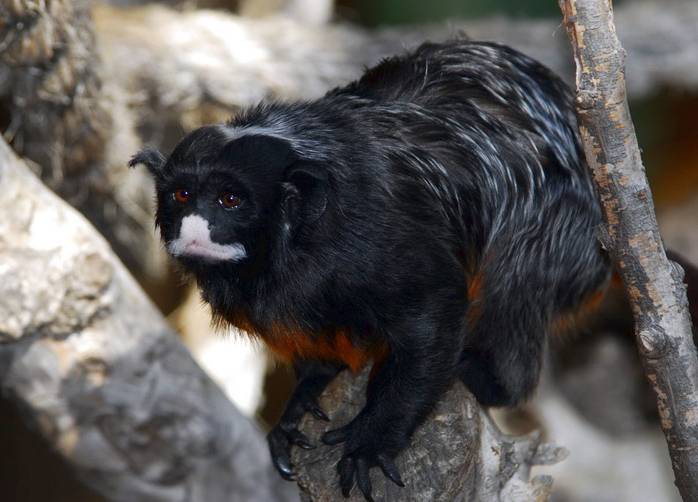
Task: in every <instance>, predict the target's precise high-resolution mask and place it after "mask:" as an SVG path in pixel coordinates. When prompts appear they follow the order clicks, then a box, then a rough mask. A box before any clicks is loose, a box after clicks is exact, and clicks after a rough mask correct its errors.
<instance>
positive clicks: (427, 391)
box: [323, 333, 458, 501]
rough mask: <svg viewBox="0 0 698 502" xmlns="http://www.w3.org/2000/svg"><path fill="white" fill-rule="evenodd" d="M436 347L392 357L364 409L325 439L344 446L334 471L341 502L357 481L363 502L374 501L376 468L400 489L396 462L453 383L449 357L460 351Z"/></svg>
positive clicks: (380, 372) (412, 349)
mask: <svg viewBox="0 0 698 502" xmlns="http://www.w3.org/2000/svg"><path fill="white" fill-rule="evenodd" d="M429 336H430V337H431V338H434V337H435V334H434V333H430V334H429ZM442 341H443V340H442ZM422 342H424V340H422ZM429 342H431V343H429ZM434 345H436V343H435V341H431V340H427V341H426V343H424V345H422V347H419V348H417V347H404V346H402V347H401V348H400V349H398V350H394V351H393V352H392V353H390V354H389V355H388V356H387V358H386V360H385V363H384V364H383V365H382V366H381V368H380V369H379V370H378V371H377V373H376V374H375V376H374V377H373V379H372V380H371V381H370V382H369V385H368V390H367V395H366V406H365V407H364V409H363V410H361V412H360V413H359V414H358V415H357V416H356V418H354V420H352V421H351V422H350V423H349V424H347V425H346V426H344V427H342V428H340V429H336V430H332V431H329V432H327V433H325V435H324V436H323V441H324V442H325V443H326V444H330V445H333V444H337V443H342V442H343V443H344V454H343V456H342V459H341V460H340V461H339V463H338V464H337V471H338V473H339V483H340V486H341V488H342V494H343V495H344V496H345V497H349V495H350V493H351V490H352V488H353V486H354V482H355V480H356V484H357V485H358V486H359V489H360V490H361V492H362V493H363V495H364V497H365V498H366V500H368V501H372V500H373V499H372V497H371V491H372V486H371V479H370V477H369V471H370V469H371V467H374V466H378V467H380V468H381V470H382V471H383V473H384V474H385V476H386V477H387V478H388V479H390V480H391V481H393V482H394V483H396V484H397V485H399V486H404V483H403V481H402V478H401V476H400V473H399V471H398V469H397V467H396V466H395V463H394V459H395V457H396V456H397V454H398V453H399V452H400V451H401V450H402V449H403V448H405V447H406V446H407V445H408V444H409V441H410V438H411V436H412V433H413V432H414V430H415V429H416V428H417V426H418V425H419V424H420V423H421V422H422V421H423V420H424V419H425V418H426V416H427V415H428V414H429V412H430V411H431V410H432V409H433V407H434V406H435V404H436V402H437V401H438V399H439V398H440V397H441V395H442V394H443V393H444V392H445V391H446V390H448V387H449V386H450V384H451V382H452V380H453V377H452V375H453V372H454V367H455V364H456V357H454V355H453V354H454V353H457V352H458V350H457V349H456V350H453V347H449V348H448V350H444V346H443V345H442V346H441V347H435V346H434ZM444 345H448V344H444Z"/></svg>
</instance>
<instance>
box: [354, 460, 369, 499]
mask: <svg viewBox="0 0 698 502" xmlns="http://www.w3.org/2000/svg"><path fill="white" fill-rule="evenodd" d="M369 470H370V468H369V466H368V462H366V459H365V458H363V457H359V458H358V459H356V486H358V487H359V490H361V493H363V494H364V498H365V499H366V500H367V501H368V502H373V497H371V491H372V489H373V487H372V486H371V476H370V475H369Z"/></svg>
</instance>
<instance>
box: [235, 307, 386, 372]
mask: <svg viewBox="0 0 698 502" xmlns="http://www.w3.org/2000/svg"><path fill="white" fill-rule="evenodd" d="M227 320H228V321H229V322H231V323H232V324H234V325H235V326H237V327H238V328H239V329H242V330H244V331H246V332H247V333H249V334H250V336H253V337H255V338H259V339H261V340H262V341H263V342H264V344H265V345H266V346H267V347H268V348H269V350H270V352H271V353H272V354H274V356H275V357H277V358H278V359H280V360H282V361H284V362H286V363H291V362H292V361H293V360H294V359H295V358H298V359H306V360H317V361H327V362H338V363H344V364H346V365H347V366H348V367H349V368H350V369H351V370H352V371H354V372H356V371H359V370H360V369H361V368H363V367H364V366H365V365H366V363H368V361H369V360H371V359H374V360H376V361H378V360H382V359H383V358H384V357H385V354H386V353H387V347H386V346H385V344H376V345H375V346H371V347H361V348H357V347H355V346H354V344H353V343H352V342H351V339H350V338H349V335H348V334H347V331H346V329H344V328H336V329H332V330H327V332H324V333H320V334H319V335H318V336H316V337H315V336H312V335H311V334H309V333H305V332H303V331H302V330H300V329H297V328H291V327H288V326H285V325H283V324H281V323H279V324H275V325H273V326H272V327H271V329H268V330H262V329H260V328H259V327H258V326H255V325H254V323H253V322H252V321H251V320H250V319H249V317H248V316H246V315H245V314H244V313H240V312H238V313H236V314H235V315H233V316H230V315H229V316H227Z"/></svg>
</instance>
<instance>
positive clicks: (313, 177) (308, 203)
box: [284, 162, 328, 223]
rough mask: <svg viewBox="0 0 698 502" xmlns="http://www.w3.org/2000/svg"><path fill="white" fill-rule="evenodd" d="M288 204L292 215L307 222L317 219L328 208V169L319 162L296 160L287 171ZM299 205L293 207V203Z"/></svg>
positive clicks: (285, 184) (288, 210)
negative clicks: (318, 163)
mask: <svg viewBox="0 0 698 502" xmlns="http://www.w3.org/2000/svg"><path fill="white" fill-rule="evenodd" d="M286 180H287V181H286V183H284V186H285V188H286V193H287V197H286V204H287V207H286V209H287V212H288V213H289V215H290V216H291V217H294V216H300V217H301V218H302V220H303V221H304V222H305V223H311V222H313V221H315V220H317V219H318V218H319V217H320V216H322V213H324V212H325V209H326V208H327V183H328V176H327V170H326V169H324V168H323V167H322V166H320V165H317V164H312V163H308V162H294V163H293V164H291V165H290V166H289V168H288V170H287V171H286ZM294 204H295V205H297V206H298V207H291V206H292V205H294Z"/></svg>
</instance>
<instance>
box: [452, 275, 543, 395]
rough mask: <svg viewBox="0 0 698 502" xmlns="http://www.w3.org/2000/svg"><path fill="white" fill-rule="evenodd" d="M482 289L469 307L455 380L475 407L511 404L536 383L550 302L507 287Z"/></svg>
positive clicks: (529, 291) (529, 390)
mask: <svg viewBox="0 0 698 502" xmlns="http://www.w3.org/2000/svg"><path fill="white" fill-rule="evenodd" d="M526 283H527V284H528V285H529V286H530V284H531V283H530V282H529V281H526ZM487 286H488V285H487V284H483V287H482V293H481V295H482V296H481V297H480V298H477V299H476V302H477V303H476V304H474V305H473V306H472V307H471V313H470V314H469V320H468V321H469V322H468V324H469V326H468V327H467V328H466V330H467V332H466V334H465V340H464V347H463V351H462V353H461V358H460V363H459V365H458V376H459V378H460V379H461V380H462V381H463V383H465V385H466V386H467V387H468V389H469V390H470V392H472V393H473V394H474V395H475V397H476V399H477V400H478V401H479V402H480V404H483V405H485V406H514V405H516V404H518V403H519V402H521V401H522V400H524V399H526V398H527V397H529V396H530V395H531V394H532V393H533V391H534V389H535V388H536V385H537V384H538V377H539V375H540V370H541V365H542V359H543V352H544V350H545V344H546V336H547V331H548V324H549V318H550V314H549V311H550V307H549V305H550V301H551V300H550V299H548V298H540V297H539V295H537V294H535V293H533V292H532V290H531V289H532V288H530V287H529V288H517V287H515V285H514V284H512V283H509V284H508V286H509V288H510V289H507V290H503V289H500V290H499V291H497V290H496V289H494V288H490V289H489V290H487V289H486V288H487Z"/></svg>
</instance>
